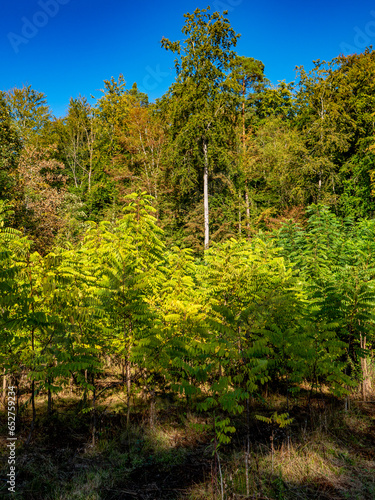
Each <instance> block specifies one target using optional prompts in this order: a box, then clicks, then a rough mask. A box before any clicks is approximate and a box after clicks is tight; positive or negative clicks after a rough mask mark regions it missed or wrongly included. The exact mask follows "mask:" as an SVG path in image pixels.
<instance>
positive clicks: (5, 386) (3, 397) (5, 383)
mask: <svg viewBox="0 0 375 500" xmlns="http://www.w3.org/2000/svg"><path fill="white" fill-rule="evenodd" d="M6 392H7V374H6V371H5V368H4V371H3V394H2V396H1V399H2V401H3V404H4V405H5V403H6V397H7V394H6Z"/></svg>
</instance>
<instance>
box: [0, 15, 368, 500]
mask: <svg viewBox="0 0 375 500" xmlns="http://www.w3.org/2000/svg"><path fill="white" fill-rule="evenodd" d="M226 16H227V13H226V12H224V13H223V14H221V13H219V12H213V11H211V10H210V9H209V8H207V9H203V10H199V9H197V10H195V12H193V13H191V14H186V15H185V16H184V24H183V27H182V38H181V40H179V41H171V40H169V39H166V38H163V39H162V40H161V45H162V47H163V48H164V49H165V50H167V51H170V52H171V57H175V63H174V64H175V70H176V77H175V81H174V83H173V84H172V85H171V86H170V88H169V90H168V91H167V92H166V94H165V95H163V96H162V97H161V98H159V99H157V100H156V102H154V103H151V102H149V100H148V96H147V95H146V94H145V93H143V92H141V91H140V90H139V89H138V87H137V84H136V83H134V84H132V85H131V86H128V84H127V82H126V80H125V78H126V75H125V76H123V75H119V76H118V77H117V78H114V77H111V78H110V79H109V80H105V81H104V82H103V89H102V90H101V94H100V96H99V97H98V98H97V99H95V102H91V101H92V99H91V100H90V99H88V98H87V97H84V96H83V95H79V96H78V97H75V98H73V97H72V98H71V99H70V102H69V107H68V109H67V113H66V115H65V116H64V117H60V118H56V117H54V116H53V115H52V113H51V111H50V108H49V105H48V102H47V97H46V95H45V94H44V93H43V92H41V91H39V90H35V89H33V88H32V87H31V86H30V85H28V86H23V87H22V88H13V89H11V90H3V91H0V262H1V264H0V291H1V293H0V332H1V333H0V370H1V374H2V379H3V384H2V396H1V397H2V405H1V413H2V422H3V423H2V424H1V440H0V449H1V451H2V455H1V459H0V470H1V477H2V478H3V479H2V481H1V483H0V495H1V496H2V497H3V498H5V497H7V495H9V498H17V499H19V498H24V499H38V500H39V499H55V500H57V499H69V500H70V499H82V500H84V499H92V500H97V499H108V500H109V499H113V500H114V499H134V498H138V499H141V500H147V499H148V500H153V499H159V498H160V499H164V500H167V499H183V498H185V499H190V500H199V499H218V500H219V499H221V500H224V499H228V500H230V499H233V500H235V499H240V498H248V499H266V498H267V499H310V498H311V499H312V498H315V499H316V498H321V499H345V498H347V499H373V498H374V497H375V453H374V446H373V445H374V439H375V423H374V419H375V413H374V406H373V403H374V402H375V401H374V399H375V393H374V389H373V384H374V381H375V362H374V357H373V348H374V342H375V314H374V307H375V219H374V215H375V199H374V196H375V81H374V74H375V52H374V51H373V50H372V47H369V48H367V49H366V50H365V51H364V52H363V53H361V54H352V55H348V56H344V55H338V56H337V57H336V58H335V59H333V60H332V61H321V60H316V61H314V62H313V69H312V70H310V71H306V70H305V69H304V67H302V66H300V67H298V68H296V80H295V81H294V82H291V83H286V82H285V81H283V82H279V84H278V85H276V86H275V85H273V84H272V83H271V82H270V81H269V80H268V79H267V77H266V75H265V67H264V64H263V63H262V62H261V61H259V60H256V59H254V58H252V57H247V56H242V55H239V54H237V52H236V44H237V41H238V39H239V36H240V35H239V34H237V33H236V32H235V31H234V29H233V28H232V27H231V24H230V21H229V19H228V18H227V17H226ZM173 55H174V56H173ZM82 91H83V92H84V91H85V89H82ZM9 391H10V392H11V394H13V396H14V405H13V403H12V405H11V406H9V405H10V403H9ZM7 398H8V399H7ZM10 407H11V408H13V411H11V412H9V408H10ZM9 413H12V414H13V413H14V414H15V424H14V425H13V424H9ZM3 417H4V418H3ZM9 429H13V430H12V432H13V431H14V432H15V434H16V436H17V441H16V447H15V454H16V462H15V464H16V476H15V489H13V490H12V489H10V488H11V486H10V483H9V481H8V482H7V479H8V477H7V474H8V473H9V463H10V462H9V461H8V459H9V448H7V446H9V445H8V442H7V441H6V439H7V436H8V431H9Z"/></svg>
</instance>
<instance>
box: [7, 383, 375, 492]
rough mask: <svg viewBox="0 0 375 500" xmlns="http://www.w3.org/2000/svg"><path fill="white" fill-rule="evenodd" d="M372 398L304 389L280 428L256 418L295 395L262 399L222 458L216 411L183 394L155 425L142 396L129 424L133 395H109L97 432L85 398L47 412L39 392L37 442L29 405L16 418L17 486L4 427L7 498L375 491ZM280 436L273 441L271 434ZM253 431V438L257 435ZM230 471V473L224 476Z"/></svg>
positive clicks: (61, 402) (239, 422)
mask: <svg viewBox="0 0 375 500" xmlns="http://www.w3.org/2000/svg"><path fill="white" fill-rule="evenodd" d="M369 399H370V401H368V402H362V401H360V400H359V399H358V398H357V399H356V398H355V397H352V398H351V404H350V408H349V410H347V411H345V409H344V403H343V401H342V400H337V399H335V398H333V397H330V396H328V395H324V394H319V395H316V397H315V398H313V399H312V400H311V401H309V400H308V397H307V393H306V394H303V392H302V393H301V394H300V395H299V396H298V399H295V400H293V401H292V402H290V403H289V405H290V409H289V414H290V416H291V417H292V418H293V422H292V423H291V424H290V425H289V427H288V428H284V429H279V428H277V426H276V427H274V428H272V426H271V425H269V424H267V423H265V422H263V421H260V420H258V419H257V418H256V415H264V416H270V415H271V414H272V413H273V412H274V411H278V412H279V413H282V412H283V411H285V407H286V399H285V397H283V396H281V395H280V394H274V395H270V396H268V398H267V402H266V401H264V400H262V398H259V399H257V400H253V401H252V402H251V405H250V410H249V414H248V415H245V414H243V415H241V416H239V417H236V419H235V421H234V423H235V426H236V429H237V431H236V433H235V434H234V435H233V438H232V441H231V443H230V444H229V445H225V446H224V445H223V446H222V447H220V449H219V452H218V454H219V462H218V461H217V460H214V458H213V447H214V445H213V441H212V437H213V432H212V425H210V424H211V423H212V422H211V421H210V418H209V417H207V416H205V415H202V414H198V413H194V412H192V411H189V410H188V409H187V407H186V404H185V403H184V402H183V401H182V400H176V399H173V398H170V397H162V396H159V397H157V399H156V406H155V411H154V413H153V415H152V416H153V422H152V424H151V422H150V414H149V413H150V412H149V407H148V406H147V405H146V404H145V403H144V402H142V401H141V400H139V401H136V402H135V404H134V405H133V407H132V412H131V417H130V425H129V426H128V427H127V426H126V407H125V395H123V398H122V397H121V394H120V395H119V394H117V395H115V394H112V395H110V396H108V397H107V398H106V399H102V400H100V404H99V405H98V406H97V410H96V436H95V443H93V441H92V423H93V415H92V412H85V411H83V412H82V410H81V411H80V408H81V405H80V404H79V403H80V399H79V397H78V395H77V396H74V397H70V396H68V395H65V397H63V396H62V395H61V396H58V397H56V398H55V401H54V406H53V412H52V414H51V415H47V410H46V401H45V400H43V399H42V398H38V406H37V415H38V419H37V422H36V427H35V429H34V432H33V435H32V437H31V440H30V443H29V444H28V445H27V446H26V445H25V442H26V440H27V438H28V434H29V429H30V420H31V415H30V409H29V408H24V409H23V410H22V411H21V412H20V415H19V417H18V422H17V447H16V488H15V489H16V493H15V494H8V492H7V488H8V485H7V483H6V480H7V479H6V478H7V474H8V472H9V465H8V463H7V460H8V456H9V449H8V448H7V443H8V442H7V440H6V437H7V428H6V425H5V414H4V413H3V409H2V415H1V428H0V434H1V438H0V451H1V462H0V498H15V499H21V498H22V499H25V500H28V499H30V500H34V499H35V500H44V499H45V500H99V499H100V500H118V499H124V500H136V499H138V500H156V499H161V500H169V499H171V500H172V499H175V500H179V499H180V500H183V499H184V500H203V499H217V500H219V499H221V498H225V499H227V500H235V499H259V500H263V499H278V500H281V499H288V500H289V499H290V500H292V499H301V500H303V499H327V500H335V499H337V500H338V499H348V500H349V499H350V500H363V499H369V500H373V499H374V498H375V395H372V396H371V397H370V398H369ZM271 435H273V438H274V439H273V444H274V446H273V447H272V446H271V440H270V436H271ZM248 437H249V439H248ZM220 472H221V474H220Z"/></svg>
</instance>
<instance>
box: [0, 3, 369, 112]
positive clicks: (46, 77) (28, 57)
mask: <svg viewBox="0 0 375 500" xmlns="http://www.w3.org/2000/svg"><path fill="white" fill-rule="evenodd" d="M208 4H210V5H211V8H213V10H223V9H225V8H227V9H228V10H229V14H228V17H229V19H230V21H231V24H232V26H233V28H234V29H235V31H236V32H237V33H240V34H241V35H242V36H241V39H240V41H239V43H238V45H237V52H238V54H240V55H245V56H248V57H254V58H256V59H260V60H261V61H263V63H264V64H265V73H266V76H267V77H268V78H269V79H270V80H271V81H272V82H273V83H275V84H276V83H277V81H278V80H286V81H288V82H289V81H292V80H294V78H295V71H294V68H295V66H296V65H304V66H305V67H306V68H307V69H309V68H311V66H312V60H315V59H325V60H330V59H332V58H334V57H336V56H337V55H339V54H340V53H344V54H349V53H353V52H357V53H360V52H362V51H363V49H364V47H365V46H366V45H370V44H372V43H374V45H375V3H374V2H371V1H368V0H361V1H360V2H355V1H348V0H340V1H330V0H325V1H323V0H316V1H314V2H304V1H302V0H284V1H276V0H267V1H264V0H260V1H259V0H257V1H254V0H222V1H221V0H204V1H201V0H181V1H178V0H175V1H172V0H132V1H130V0H105V1H98V0H17V1H5V0H4V1H3V2H2V5H1V11H2V12H1V19H0V54H1V65H0V67H1V70H0V71H1V73H0V89H1V90H8V89H10V88H12V87H21V86H22V85H23V84H25V85H31V86H32V87H33V88H34V89H36V90H38V91H41V92H44V93H45V94H46V95H47V99H48V103H49V104H50V106H51V109H52V112H53V113H54V114H55V115H56V116H62V115H64V114H65V111H66V108H67V105H68V103H69V98H70V97H76V96H78V95H79V94H82V95H85V96H87V97H89V96H90V94H94V95H95V96H99V95H100V91H99V89H101V88H103V80H105V79H110V78H111V77H112V76H114V77H115V78H116V79H117V77H118V75H119V74H120V73H122V74H123V75H124V77H125V80H126V82H127V86H128V87H131V85H132V84H133V82H137V84H138V86H139V87H140V88H141V89H142V90H143V91H145V92H147V93H148V95H149V98H150V100H152V101H153V100H154V99H155V98H157V97H160V96H161V95H163V93H164V92H165V91H166V90H167V89H168V87H169V85H170V84H171V83H172V82H173V80H174V78H175V71H174V65H173V61H174V55H173V54H172V53H170V52H167V51H165V50H164V49H162V48H161V46H160V40H161V38H162V37H163V36H164V37H166V38H169V39H170V40H179V39H182V38H183V35H182V33H181V28H182V26H183V24H184V18H183V14H184V13H186V12H193V11H194V10H195V9H196V8H197V7H198V8H205V7H207V5H208Z"/></svg>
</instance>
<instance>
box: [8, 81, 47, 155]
mask: <svg viewBox="0 0 375 500" xmlns="http://www.w3.org/2000/svg"><path fill="white" fill-rule="evenodd" d="M7 100H8V103H9V106H10V109H11V114H12V118H13V120H14V124H15V127H16V130H17V132H18V134H19V136H20V137H21V139H22V142H23V143H30V142H33V143H34V145H37V144H38V142H40V140H41V135H42V132H43V131H44V130H45V128H46V127H47V125H48V124H49V121H50V119H51V113H50V110H49V106H48V104H47V99H46V96H45V94H43V92H38V91H37V90H34V89H32V88H31V85H29V86H27V87H25V86H23V87H22V88H21V89H17V88H14V89H12V90H10V91H9V92H8V93H7Z"/></svg>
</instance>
